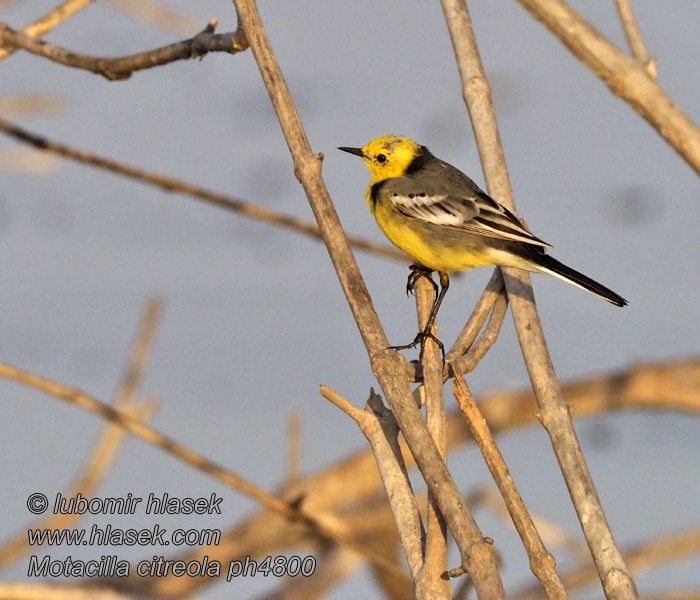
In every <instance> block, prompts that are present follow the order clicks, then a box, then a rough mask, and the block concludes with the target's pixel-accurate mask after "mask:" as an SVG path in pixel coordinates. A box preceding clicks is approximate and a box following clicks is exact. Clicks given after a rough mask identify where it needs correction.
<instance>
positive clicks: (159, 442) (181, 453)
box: [0, 363, 405, 578]
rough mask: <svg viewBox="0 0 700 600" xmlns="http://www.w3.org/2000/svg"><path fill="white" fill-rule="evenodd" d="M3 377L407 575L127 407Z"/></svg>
mask: <svg viewBox="0 0 700 600" xmlns="http://www.w3.org/2000/svg"><path fill="white" fill-rule="evenodd" d="M0 377H2V378H4V379H8V380H10V381H15V382H17V383H20V384H22V385H26V386H28V387H32V388H35V389H37V390H40V391H41V392H43V393H45V394H48V395H50V396H54V397H56V398H59V399H61V400H64V401H65V402H68V403H69V404H73V405H75V406H78V407H79V408H82V409H85V410H87V411H89V412H92V413H95V414H96V415H99V416H100V417H102V418H104V419H107V420H109V421H111V422H112V423H114V424H116V425H118V426H119V427H121V428H123V429H124V430H125V431H127V432H129V433H130V434H131V435H133V436H135V437H137V438H139V439H142V440H143V441H145V442H147V443H149V444H152V445H154V446H156V447H158V448H160V449H161V450H163V451H164V452H167V453H168V454H171V455H172V456H175V457H177V458H178V459H180V460H181V461H182V462H184V463H187V464H188V465H190V466H192V467H194V468H196V469H199V470H200V471H202V472H204V473H206V474H208V475H209V476H211V477H213V478H214V479H216V480H217V481H220V482H221V483H223V484H225V485H227V486H228V487H230V488H231V489H234V490H236V491H237V492H239V493H241V494H243V495H245V496H247V497H249V498H251V499H252V500H254V501H255V502H257V503H258V504H260V505H261V506H264V507H265V508H267V509H269V510H270V511H272V512H274V513H276V514H279V515H282V516H283V517H285V518H286V519H289V520H291V521H297V522H300V523H302V524H304V525H307V526H309V527H310V528H311V529H312V530H313V531H314V532H315V533H317V534H318V535H320V536H321V537H323V538H325V539H327V540H329V541H332V542H336V543H339V544H343V545H345V546H347V547H349V548H351V549H352V550H354V551H355V552H357V553H359V554H361V555H362V556H364V557H365V558H367V559H368V560H369V561H371V562H372V563H373V564H375V565H376V566H378V567H379V568H381V569H383V570H386V571H387V572H389V573H391V574H393V576H394V577H397V578H402V577H405V575H404V573H403V572H402V571H400V570H399V569H397V568H396V566H395V565H394V564H393V563H391V562H390V561H388V560H387V559H386V558H384V557H383V556H379V555H378V554H377V553H375V552H373V551H371V550H369V549H368V548H366V547H365V546H363V545H361V544H359V543H357V542H354V541H353V540H351V539H349V536H348V535H347V533H346V527H345V526H344V525H343V524H342V523H340V521H339V519H337V518H332V517H330V516H328V515H317V514H311V513H309V512H308V511H306V510H304V508H303V507H300V506H299V504H300V503H299V501H298V499H297V501H286V500H285V499H283V498H281V497H279V496H276V495H275V494H271V493H269V492H267V491H265V490H264V489H263V488H261V487H259V486H258V485H256V484H254V483H253V482H251V481H248V480H247V479H245V478H244V477H241V476H240V475H238V474H237V473H236V472H234V471H232V470H231V469H227V468H226V467H224V466H223V465H221V464H219V463H217V462H215V461H213V460H211V459H209V458H207V457H206V456H203V455H202V454H199V453H198V452H196V451H195V450H192V449H191V448H189V447H187V446H185V445H184V444H180V443H179V442H177V441H176V440H175V439H173V438H171V437H169V436H167V435H165V434H163V433H161V432H159V431H157V430H156V429H155V428H153V427H150V426H149V425H147V424H146V423H144V422H143V421H141V420H140V419H138V418H137V417H135V416H132V415H131V414H129V413H127V412H125V411H123V410H118V409H115V408H114V407H112V406H109V405H108V404H105V403H103V402H100V401H99V400H97V399H96V398H93V397H92V396H90V395H88V394H86V393H85V392H83V391H82V390H79V389H77V388H74V387H70V386H67V385H63V384H61V383H58V382H56V381H52V380H50V379H46V378H44V377H40V376H38V375H35V374H33V373H30V372H28V371H23V370H22V369H18V368H16V367H13V366H11V365H8V364H4V363H0Z"/></svg>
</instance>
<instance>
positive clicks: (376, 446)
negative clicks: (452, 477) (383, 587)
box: [321, 385, 425, 579]
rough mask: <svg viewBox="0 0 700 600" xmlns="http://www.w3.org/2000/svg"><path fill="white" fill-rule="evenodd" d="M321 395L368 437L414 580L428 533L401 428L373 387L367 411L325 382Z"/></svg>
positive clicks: (419, 567) (420, 564)
mask: <svg viewBox="0 0 700 600" xmlns="http://www.w3.org/2000/svg"><path fill="white" fill-rule="evenodd" d="M321 395H322V396H323V397H324V398H326V399H327V400H329V401H330V402H332V403H333V404H334V405H335V406H337V407H338V408H340V410H342V411H343V412H344V413H345V414H346V415H348V416H349V417H350V418H352V419H353V421H355V423H357V425H358V427H359V428H360V430H361V431H362V433H363V435H364V436H365V438H367V441H368V442H369V444H370V446H371V448H372V454H374V458H375V460H376V461H377V467H378V469H379V475H380V476H381V478H382V483H383V485H384V489H385V490H386V496H387V499H388V501H389V505H390V506H391V512H392V513H393V515H394V520H395V522H396V527H397V528H398V532H399V537H400V539H401V546H402V547H403V551H404V553H405V554H406V561H407V562H408V567H409V569H410V571H411V575H412V577H413V578H414V579H415V578H416V577H417V575H418V573H419V572H420V569H421V567H422V566H423V544H424V539H425V532H424V530H423V522H422V521H421V517H420V512H419V511H418V504H417V502H416V497H415V495H414V493H413V488H412V487H411V482H410V480H409V478H408V471H407V470H406V464H405V463H404V459H403V454H402V453H401V448H400V446H399V441H398V434H399V428H398V426H397V424H396V420H395V419H394V416H393V415H392V414H391V411H389V410H388V409H387V408H386V407H385V406H384V404H383V403H382V400H381V398H380V397H379V396H377V395H376V394H375V393H374V390H372V391H371V393H370V397H369V400H368V401H367V405H366V406H365V409H364V410H360V409H358V408H356V407H355V406H354V405H353V404H351V403H350V402H348V401H347V400H346V399H345V398H343V397H342V396H341V395H340V394H338V393H337V392H336V391H335V390H333V389H331V388H329V387H327V386H325V385H322V386H321Z"/></svg>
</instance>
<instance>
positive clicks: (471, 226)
mask: <svg viewBox="0 0 700 600" xmlns="http://www.w3.org/2000/svg"><path fill="white" fill-rule="evenodd" d="M389 198H390V200H391V202H392V204H393V205H394V206H395V207H396V208H397V210H398V211H399V212H401V213H402V214H404V215H405V216H407V217H413V218H415V219H420V220H422V221H427V222H428V223H432V224H434V225H447V226H452V227H459V228H460V229H464V230H467V231H469V232H471V233H476V234H479V235H483V236H486V237H494V238H499V239H504V240H512V241H518V242H525V243H528V244H534V245H536V246H542V247H549V244H547V243H546V242H544V241H542V240H541V239H539V238H537V237H535V236H534V235H532V234H531V233H530V232H529V231H528V230H527V229H525V228H524V227H523V226H522V225H521V224H520V222H519V221H518V219H517V218H516V217H515V215H513V214H512V213H511V212H509V211H508V210H506V209H505V207H503V206H501V205H500V204H498V203H497V202H496V201H495V200H493V199H492V198H490V197H489V196H487V195H486V194H484V196H483V197H481V196H479V197H474V198H464V197H455V196H450V195H447V194H441V195H434V196H431V195H428V194H426V193H423V192H419V193H409V194H406V193H399V192H394V193H392V194H390V196H389Z"/></svg>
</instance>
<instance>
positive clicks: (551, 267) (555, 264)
mask: <svg viewBox="0 0 700 600" xmlns="http://www.w3.org/2000/svg"><path fill="white" fill-rule="evenodd" d="M536 263H537V266H538V267H539V270H541V271H542V272H543V273H549V274H550V275H554V276H555V277H559V278H560V279H563V280H564V281H568V282H569V283H573V284H574V285H576V286H578V287H580V288H582V289H584V290H586V291H587V292H591V293H592V294H595V295H596V296H600V297H601V298H603V299H604V300H607V301H608V302H610V303H611V304H615V305H616V306H625V305H626V304H627V300H625V299H624V298H623V297H622V296H620V295H619V294H616V293H615V292H613V291H612V290H611V289H608V288H606V287H605V286H604V285H602V284H600V283H598V282H597V281H594V280H593V279H591V278H590V277H586V276H585V275H584V274H583V273H579V272H578V271H574V269H572V268H571V267H567V266H566V265H565V264H563V263H560V262H559V261H558V260H557V259H556V258H552V257H551V256H549V255H547V254H540V255H539V256H538V257H537V261H536Z"/></svg>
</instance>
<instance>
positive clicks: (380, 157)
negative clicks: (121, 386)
mask: <svg viewBox="0 0 700 600" xmlns="http://www.w3.org/2000/svg"><path fill="white" fill-rule="evenodd" d="M377 162H378V163H385V162H386V155H385V154H377Z"/></svg>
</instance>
